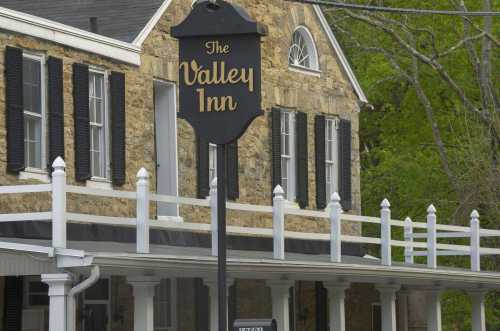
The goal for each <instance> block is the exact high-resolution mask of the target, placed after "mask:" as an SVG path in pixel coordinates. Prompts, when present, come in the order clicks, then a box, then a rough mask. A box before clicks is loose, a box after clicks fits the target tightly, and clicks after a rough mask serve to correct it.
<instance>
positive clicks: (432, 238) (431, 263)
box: [427, 205, 437, 269]
mask: <svg viewBox="0 0 500 331" xmlns="http://www.w3.org/2000/svg"><path fill="white" fill-rule="evenodd" d="M427 266H428V267H429V268H434V269H435V268H437V234H436V208H435V207H434V205H430V206H429V208H427Z"/></svg>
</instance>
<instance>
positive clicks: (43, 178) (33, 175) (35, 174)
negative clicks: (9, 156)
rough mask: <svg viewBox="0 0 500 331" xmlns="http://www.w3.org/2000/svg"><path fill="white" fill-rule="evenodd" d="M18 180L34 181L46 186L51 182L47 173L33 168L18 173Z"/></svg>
mask: <svg viewBox="0 0 500 331" xmlns="http://www.w3.org/2000/svg"><path fill="white" fill-rule="evenodd" d="M18 179H19V180H30V179H34V180H38V181H40V182H42V183H46V184H50V182H51V180H50V177H49V173H48V172H47V171H43V170H40V169H34V168H26V169H24V171H20V172H19V176H18Z"/></svg>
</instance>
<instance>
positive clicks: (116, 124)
mask: <svg viewBox="0 0 500 331" xmlns="http://www.w3.org/2000/svg"><path fill="white" fill-rule="evenodd" d="M109 87H110V92H111V172H112V179H113V185H116V186H121V185H123V184H125V75H124V74H123V73H121V72H112V73H111V76H110V77H109Z"/></svg>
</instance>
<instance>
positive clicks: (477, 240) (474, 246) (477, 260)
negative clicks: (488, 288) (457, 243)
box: [470, 210, 481, 271]
mask: <svg viewBox="0 0 500 331" xmlns="http://www.w3.org/2000/svg"><path fill="white" fill-rule="evenodd" d="M470 217H471V219H470V268H471V270H472V271H481V236H480V231H481V230H480V226H479V213H478V212H477V210H473V211H472V214H471V215H470Z"/></svg>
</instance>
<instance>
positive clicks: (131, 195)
mask: <svg viewBox="0 0 500 331" xmlns="http://www.w3.org/2000/svg"><path fill="white" fill-rule="evenodd" d="M66 192H68V193H75V194H86V195H95V196H99V197H107V198H119V199H130V200H135V199H137V193H136V192H131V191H118V190H109V189H100V188H92V187H85V186H74V185H66Z"/></svg>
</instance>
